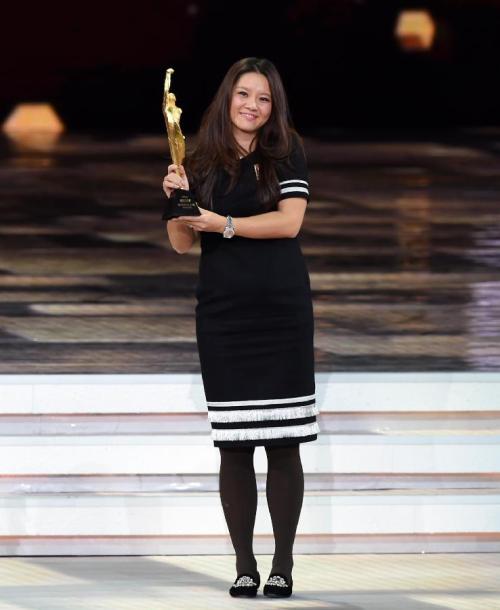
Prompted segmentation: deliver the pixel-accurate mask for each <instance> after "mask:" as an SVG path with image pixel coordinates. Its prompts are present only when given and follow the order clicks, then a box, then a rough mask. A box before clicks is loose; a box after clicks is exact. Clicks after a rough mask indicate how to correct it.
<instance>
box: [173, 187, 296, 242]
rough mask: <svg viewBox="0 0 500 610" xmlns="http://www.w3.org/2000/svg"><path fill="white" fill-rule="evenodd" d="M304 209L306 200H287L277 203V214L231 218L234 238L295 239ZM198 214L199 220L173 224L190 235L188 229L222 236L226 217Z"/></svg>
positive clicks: (184, 218)
mask: <svg viewBox="0 0 500 610" xmlns="http://www.w3.org/2000/svg"><path fill="white" fill-rule="evenodd" d="M306 206H307V202H306V200H305V199H302V198H301V197H293V198H292V197H290V198H288V199H285V200H283V201H279V202H278V209H277V210H276V211H273V212H264V213H263V214H255V215H254V216H240V217H233V225H234V234H235V235H239V236H240V237H250V238H253V239H272V238H280V237H296V236H297V235H298V233H299V231H300V227H301V226H302V221H303V219H304V214H305V211H306ZM200 212H201V216H194V217H190V216H180V217H179V218H178V219H175V220H174V221H172V222H174V223H175V224H177V225H185V228H186V229H187V230H188V231H191V229H190V228H189V225H192V226H193V227H194V230H195V231H209V232H216V233H223V232H224V227H225V226H226V217H225V216H222V215H221V214H216V213H215V212H211V211H210V210H204V209H203V208H200ZM191 245H192V244H191ZM190 247H191V246H190ZM188 249H189V248H188Z"/></svg>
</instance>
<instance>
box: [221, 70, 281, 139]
mask: <svg viewBox="0 0 500 610" xmlns="http://www.w3.org/2000/svg"><path fill="white" fill-rule="evenodd" d="M271 110H272V99H271V89H270V87H269V82H268V80H267V78H266V77H265V76H264V75H263V74H259V73H258V72H245V74H242V75H241V76H240V78H239V79H238V81H237V82H236V85H235V86H234V88H233V96H232V98H231V107H230V110H229V115H230V118H231V123H232V125H233V133H234V135H235V137H237V136H238V135H243V134H255V133H256V132H257V131H258V130H259V129H260V128H261V127H262V125H264V123H266V121H267V120H268V119H269V117H270V116H271Z"/></svg>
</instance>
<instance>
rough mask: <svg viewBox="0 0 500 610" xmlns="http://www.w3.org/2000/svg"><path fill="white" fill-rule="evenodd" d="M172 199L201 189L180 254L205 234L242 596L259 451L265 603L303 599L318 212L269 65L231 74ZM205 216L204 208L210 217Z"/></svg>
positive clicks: (180, 231)
mask: <svg viewBox="0 0 500 610" xmlns="http://www.w3.org/2000/svg"><path fill="white" fill-rule="evenodd" d="M175 169H176V168H175V166H170V168H169V174H168V176H167V177H166V178H165V181H164V188H165V192H166V193H167V195H170V193H171V192H172V189H175V188H179V187H180V188H190V189H191V190H192V191H194V193H195V195H196V197H197V200H198V201H199V203H200V211H201V215H200V216H190V217H184V218H183V217H180V218H177V219H172V220H169V221H168V223H167V230H168V234H169V237H170V240H171V242H172V245H173V247H174V248H175V249H176V250H177V251H178V252H187V251H188V250H189V248H190V247H191V245H192V243H193V238H194V234H195V233H194V232H199V233H200V238H201V257H200V267H199V279H198V285H197V287H196V298H197V301H198V303H197V306H196V338H197V345H198V353H199V356H200V364H201V373H202V379H203V385H204V390H205V396H206V400H207V410H208V416H209V421H210V424H211V428H212V440H213V443H214V446H216V447H218V448H219V450H220V454H221V469H220V493H221V500H222V506H223V508H224V514H225V517H226V520H227V524H228V528H229V532H230V534H231V539H232V541H233V545H234V548H235V551H236V569H237V572H238V577H237V579H236V581H235V583H234V585H233V587H231V589H230V593H231V595H233V596H252V597H253V596H255V593H256V590H257V588H258V586H259V583H260V575H259V573H258V571H257V565H256V561H255V557H254V555H253V551H252V537H253V523H254V521H255V511H256V507H257V491H256V482H255V471H254V467H253V453H254V449H255V447H256V446H259V445H261V446H264V447H265V449H266V454H267V457H268V465H269V469H268V478H267V490H268V502H269V509H270V512H271V517H272V521H273V528H274V532H275V537H276V552H275V555H274V558H273V567H272V572H271V575H270V578H269V580H268V582H267V583H266V586H265V587H264V594H266V595H269V596H279V597H288V596H289V595H291V592H292V578H291V573H292V567H293V559H292V548H293V541H294V537H295V532H296V527H297V523H298V519H299V515H300V511H301V506H302V499H303V493H304V480H303V471H302V465H301V459H300V451H299V447H300V443H303V442H308V441H313V440H316V438H317V434H318V431H319V428H318V423H317V421H316V415H317V414H318V410H317V407H316V401H315V380H314V348H313V335H314V323H313V310H312V301H311V290H310V282H309V274H308V270H307V267H306V263H305V260H304V257H303V255H302V252H301V249H300V244H299V242H298V240H297V235H298V233H299V230H300V227H301V225H302V221H303V218H304V213H305V210H306V207H307V203H308V201H309V184H308V176H307V165H306V159H305V155H304V151H303V148H302V144H301V141H300V138H299V136H298V134H297V132H296V131H295V130H294V129H293V127H292V124H291V120H290V114H289V110H288V103H287V99H286V95H285V91H284V88H283V84H282V82H281V78H280V76H279V74H278V72H277V70H276V68H275V67H274V65H273V64H272V63H271V62H269V61H267V60H265V59H256V58H247V59H243V60H241V61H239V62H237V63H236V64H234V65H233V66H232V67H231V68H230V69H229V71H228V73H227V74H226V76H225V78H224V80H223V82H222V84H221V86H220V87H219V90H218V91H217V93H216V95H215V98H214V100H213V102H212V104H211V105H210V107H209V108H208V110H207V111H206V113H205V115H204V117H203V120H202V124H201V127H200V131H199V134H198V138H197V144H196V148H195V150H194V151H193V152H192V153H191V155H189V156H188V157H187V160H186V169H185V170H184V168H183V167H180V168H179V170H180V175H177V174H176V173H175ZM201 206H202V207H201Z"/></svg>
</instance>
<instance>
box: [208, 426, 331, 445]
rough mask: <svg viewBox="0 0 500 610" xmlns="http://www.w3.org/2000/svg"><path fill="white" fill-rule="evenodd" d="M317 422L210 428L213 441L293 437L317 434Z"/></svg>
mask: <svg viewBox="0 0 500 610" xmlns="http://www.w3.org/2000/svg"><path fill="white" fill-rule="evenodd" d="M318 433H319V426H318V422H313V423H312V424H302V425H300V426H280V427H277V428H272V427H269V428H235V429H234V430H214V429H212V439H213V440H214V441H255V440H261V439H273V438H295V437H298V436H309V435H311V434H318Z"/></svg>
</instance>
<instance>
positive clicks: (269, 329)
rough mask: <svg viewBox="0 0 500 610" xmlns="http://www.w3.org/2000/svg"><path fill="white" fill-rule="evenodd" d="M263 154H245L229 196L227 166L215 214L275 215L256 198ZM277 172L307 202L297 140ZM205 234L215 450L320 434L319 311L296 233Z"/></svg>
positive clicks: (208, 389) (204, 315)
mask: <svg viewBox="0 0 500 610" xmlns="http://www.w3.org/2000/svg"><path fill="white" fill-rule="evenodd" d="M256 155H257V153H256V152H252V153H250V154H249V155H247V156H246V157H244V158H243V159H241V160H240V163H241V167H240V170H241V173H240V179H239V181H238V183H237V184H236V186H235V187H234V189H233V190H231V192H229V193H228V194H225V192H226V189H227V186H228V183H229V176H228V175H227V173H226V172H224V171H220V172H219V175H218V180H217V184H216V187H215V190H214V196H213V211H214V212H216V213H218V214H222V215H224V216H226V215H227V214H230V215H231V216H234V217H235V218H238V217H241V216H253V215H255V214H260V213H263V212H266V211H268V210H265V209H264V208H263V207H262V206H261V204H260V203H259V202H258V199H257V193H256V189H257V179H258V164H257V163H256V161H257V156H256ZM276 173H277V176H278V180H279V182H280V190H281V195H280V200H283V199H287V198H291V197H302V198H304V199H306V200H307V201H309V188H308V178H307V166H306V160H305V158H304V154H303V152H302V149H301V148H300V147H299V146H298V145H296V146H295V147H294V149H293V151H292V154H291V156H290V164H286V163H284V162H283V163H281V162H280V163H278V164H277V165H276ZM288 205H294V203H293V201H291V202H289V204H288ZM273 209H278V207H277V202H276V205H275V207H274V208H273ZM235 224H236V225H237V224H238V223H237V221H236V222H235ZM200 239H201V257H200V263H199V278H198V284H197V286H196V298H197V306H196V337H197V343H198V352H199V357H200V364H201V373H202V379H203V385H204V390H205V396H206V400H207V407H208V417H209V421H210V423H211V427H212V440H213V443H214V446H216V447H236V446H256V445H285V444H290V443H297V442H306V441H313V440H316V438H317V434H318V432H319V427H318V423H317V421H316V415H317V414H318V410H317V407H316V401H315V381H314V348H313V334H314V322H313V308H312V300H311V290H310V281H309V274H308V270H307V267H306V263H305V260H304V257H303V255H302V251H301V249H300V244H299V241H298V239H297V237H294V238H273V239H260V238H259V239H255V238H248V237H241V236H239V235H238V234H237V233H236V234H235V235H234V237H232V238H231V239H228V238H224V237H223V236H222V234H221V233H213V232H205V231H202V232H200Z"/></svg>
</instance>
